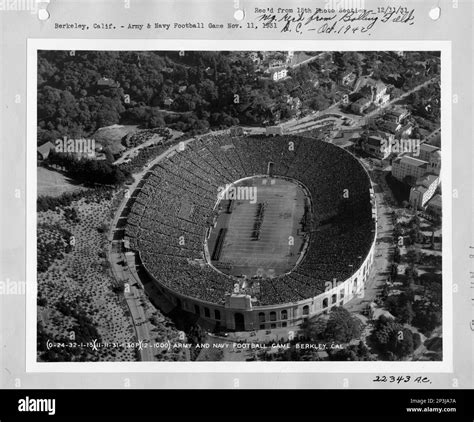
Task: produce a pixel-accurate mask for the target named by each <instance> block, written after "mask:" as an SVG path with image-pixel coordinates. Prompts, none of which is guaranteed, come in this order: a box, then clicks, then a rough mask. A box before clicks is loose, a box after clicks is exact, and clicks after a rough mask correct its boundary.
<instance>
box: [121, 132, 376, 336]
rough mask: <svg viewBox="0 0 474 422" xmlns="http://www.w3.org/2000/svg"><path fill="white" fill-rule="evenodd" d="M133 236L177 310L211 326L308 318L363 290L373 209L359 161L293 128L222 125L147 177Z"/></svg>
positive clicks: (269, 324) (133, 215)
mask: <svg viewBox="0 0 474 422" xmlns="http://www.w3.org/2000/svg"><path fill="white" fill-rule="evenodd" d="M129 203H130V204H131V206H130V208H129V214H128V218H127V224H126V228H125V236H126V237H125V239H126V240H127V241H128V242H127V244H128V245H129V247H130V249H132V250H133V251H135V252H136V254H137V257H138V260H139V263H140V265H141V269H142V270H143V271H145V272H146V274H147V276H148V277H149V278H151V280H152V281H153V282H154V283H155V285H156V286H157V287H158V289H159V290H160V292H161V293H162V294H163V295H164V296H165V297H166V298H167V299H168V300H169V301H170V302H171V303H172V304H173V305H174V306H177V307H179V308H180V309H182V310H184V311H187V312H190V313H193V314H196V316H198V317H199V318H201V319H202V321H205V322H206V323H209V324H214V326H216V327H219V328H222V329H228V330H235V331H246V330H262V329H265V330H268V329H275V328H281V327H289V326H294V325H298V324H301V323H302V322H303V321H304V320H305V319H307V318H309V317H312V316H314V315H317V314H320V313H324V312H328V311H329V310H330V309H331V307H333V306H340V305H344V304H345V303H347V302H348V301H350V300H351V299H352V298H354V296H355V295H357V294H359V293H360V292H361V290H362V289H363V288H364V284H365V282H366V280H367V279H368V276H369V272H370V268H371V264H372V262H373V258H374V248H375V239H376V211H375V209H376V208H375V203H374V195H373V190H372V188H371V182H370V178H369V176H368V174H367V172H366V171H365V169H364V168H363V167H362V165H361V164H360V163H359V161H358V160H357V159H356V158H355V157H354V156H353V155H352V154H350V153H349V152H347V151H345V150H344V149H342V148H340V147H337V146H335V145H332V144H330V143H327V142H324V141H321V140H317V139H313V138H306V137H299V136H294V135H287V136H285V135H283V136H271V137H266V136H263V135H255V136H231V132H229V131H227V132H219V133H215V134H210V135H205V136H202V137H198V138H196V139H193V140H192V141H190V142H187V143H185V144H184V143H182V144H180V146H179V147H177V148H173V149H172V150H170V151H169V153H168V154H167V155H166V157H165V158H163V159H162V160H160V161H159V162H158V164H156V165H154V166H153V167H152V168H151V169H150V170H149V171H148V172H147V174H146V176H145V177H144V179H143V180H142V182H141V183H140V184H139V188H137V191H136V192H135V193H134V195H133V197H132V199H131V201H130V202H129Z"/></svg>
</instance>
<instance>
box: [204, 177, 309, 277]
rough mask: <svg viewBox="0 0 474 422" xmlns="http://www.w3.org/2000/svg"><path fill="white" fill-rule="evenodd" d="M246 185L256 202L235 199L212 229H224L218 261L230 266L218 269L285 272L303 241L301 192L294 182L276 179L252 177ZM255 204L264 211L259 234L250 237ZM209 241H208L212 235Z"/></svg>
mask: <svg viewBox="0 0 474 422" xmlns="http://www.w3.org/2000/svg"><path fill="white" fill-rule="evenodd" d="M250 187H252V188H255V189H256V191H255V192H256V201H249V200H245V199H244V200H236V201H235V206H234V208H233V211H232V213H231V214H227V213H226V212H225V209H224V211H223V212H222V213H221V215H220V216H219V219H218V224H217V226H216V228H215V229H214V230H213V232H214V233H215V232H218V231H219V230H220V229H221V228H227V229H228V230H227V234H226V237H225V240H224V244H223V248H222V252H221V255H220V258H219V261H220V262H221V263H224V264H226V265H230V266H231V267H232V268H231V269H228V270H225V269H222V270H223V271H225V272H228V273H230V274H232V275H241V274H245V275H247V276H248V277H252V276H254V275H262V276H263V275H266V276H270V277H272V276H277V275H279V274H282V273H285V272H288V271H290V270H291V269H292V268H293V267H294V265H295V263H296V261H297V259H298V256H299V255H298V252H299V251H300V249H301V246H302V243H303V241H304V239H303V238H302V237H301V236H299V235H298V228H299V227H300V221H301V219H302V218H303V215H304V203H305V193H304V192H303V190H302V189H301V188H300V187H299V186H298V185H296V184H294V183H292V182H290V181H287V180H284V179H278V178H267V177H266V178H254V179H252V181H251V186H250ZM252 202H254V203H252ZM259 204H265V211H264V215H263V221H262V224H261V228H260V237H259V239H258V240H254V239H252V231H253V229H254V224H255V220H256V214H257V212H258V211H257V210H258V205H259ZM290 237H291V238H292V239H293V240H292V239H290ZM209 240H210V243H211V244H212V242H213V240H214V241H215V235H214V236H211V237H210V239H209ZM210 246H213V245H210ZM210 250H212V248H210Z"/></svg>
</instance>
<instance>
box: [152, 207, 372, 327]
mask: <svg viewBox="0 0 474 422" xmlns="http://www.w3.org/2000/svg"><path fill="white" fill-rule="evenodd" d="M374 207H375V205H374ZM375 226H376V225H375ZM376 240H377V230H375V235H374V239H373V242H372V245H371V247H370V251H369V253H368V254H367V256H366V258H365V260H364V261H363V263H362V265H361V266H360V267H359V268H358V269H357V271H355V272H354V273H353V274H352V276H351V277H349V278H348V279H346V280H344V281H342V282H337V281H335V282H334V283H331V286H328V289H327V290H326V291H325V292H324V293H321V294H320V295H318V296H315V297H312V298H308V299H304V300H301V301H298V302H291V303H284V304H277V305H266V306H253V305H252V301H251V297H250V296H249V295H240V294H231V295H229V296H227V297H226V303H225V305H218V304H216V303H211V302H206V301H203V300H200V299H196V298H194V297H191V296H185V295H183V294H180V293H177V292H176V291H174V290H172V289H170V288H169V287H167V286H165V285H163V284H162V283H160V282H159V281H158V280H157V279H156V278H155V277H154V276H153V274H152V273H151V272H150V271H149V270H148V269H147V268H146V266H145V265H143V267H144V269H145V271H146V272H147V274H148V276H149V277H150V278H151V279H152V280H153V282H154V283H155V284H156V286H157V288H158V289H159V290H160V292H161V293H162V294H163V295H164V296H165V297H166V298H167V299H168V300H169V301H170V302H171V303H173V304H174V305H175V306H179V307H180V308H181V309H183V310H185V311H188V312H191V313H194V314H196V315H198V316H199V317H200V318H202V319H203V320H205V321H206V322H207V323H209V324H216V325H219V326H220V327H222V328H224V329H227V330H235V331H253V330H263V329H265V330H269V329H276V328H284V327H289V326H295V325H299V324H301V323H302V322H303V321H304V320H305V319H308V318H311V317H313V316H315V315H318V314H322V313H325V312H328V311H329V310H330V309H331V308H332V307H334V306H341V305H345V304H347V303H348V302H349V301H350V300H352V299H354V298H355V297H360V296H362V295H363V292H364V288H365V283H366V282H367V280H368V278H369V275H370V270H371V267H372V264H373V261H374V254H375V245H376Z"/></svg>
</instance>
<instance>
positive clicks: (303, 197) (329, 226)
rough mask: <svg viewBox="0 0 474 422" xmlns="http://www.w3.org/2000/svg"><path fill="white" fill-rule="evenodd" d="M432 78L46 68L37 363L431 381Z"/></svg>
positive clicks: (112, 62)
mask: <svg viewBox="0 0 474 422" xmlns="http://www.w3.org/2000/svg"><path fill="white" fill-rule="evenodd" d="M315 45H317V44H315ZM316 48H317V47H316ZM441 62H442V55H441V52H440V51H437V50H419V51H412V50H410V51H404V50H400V51H396V50H377V51H373V50H363V51H357V50H347V51H344V50H341V51H337V50H333V51H298V50H294V51H286V50H285V51H283V50H282V51H277V50H271V51H252V50H242V51H238V50H232V51H230V50H229V51H225V50H222V51H208V50H206V51H204V50H202V51H196V50H181V51H179V50H174V51H171V50H163V51H159V50H155V51H150V50H146V51H141V50H118V51H117V50H114V51H112V50H110V51H107V50H46V49H39V50H38V51H37V57H36V90H37V92H36V105H35V107H36V122H35V124H36V169H35V171H36V198H35V201H36V233H35V235H36V258H35V259H36V263H37V268H36V280H37V293H36V310H35V311H34V313H35V314H36V360H37V362H43V363H52V362H71V363H72V362H241V363H242V365H248V366H252V365H255V362H261V363H262V364H266V363H267V362H278V361H284V362H300V361H302V362H304V361H307V362H308V361H309V362H321V363H324V364H327V365H331V364H332V363H331V362H347V361H359V362H366V363H367V364H368V365H370V364H371V362H380V361H390V362H394V361H399V362H415V361H416V362H431V361H436V362H441V361H443V358H444V356H443V334H444V333H443V331H444V330H443V320H444V314H443V285H444V283H445V282H446V280H445V279H444V278H443V265H442V264H443V256H444V253H445V249H444V246H443V245H444V242H443V241H444V239H443V210H444V208H443V204H444V198H443V195H444V192H443V186H444V185H443V179H442V177H441V175H442V169H443V168H444V167H443V166H444V165H445V163H444V162H443V163H442V157H443V156H444V155H443V149H444V145H443V144H442V142H441V136H442V128H441V87H442V84H441V67H442V66H441ZM449 282H451V281H450V280H449Z"/></svg>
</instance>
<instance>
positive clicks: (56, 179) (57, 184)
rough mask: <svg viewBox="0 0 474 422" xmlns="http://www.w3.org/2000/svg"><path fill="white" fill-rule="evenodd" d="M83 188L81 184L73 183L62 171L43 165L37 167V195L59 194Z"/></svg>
mask: <svg viewBox="0 0 474 422" xmlns="http://www.w3.org/2000/svg"><path fill="white" fill-rule="evenodd" d="M81 189H85V188H84V187H83V186H81V185H76V184H73V183H72V181H71V179H69V178H68V177H67V176H65V175H64V174H62V173H59V172H57V171H54V170H50V169H47V168H45V167H38V168H37V195H38V196H61V195H62V194H63V193H66V192H68V193H70V192H75V191H78V190H81Z"/></svg>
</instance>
